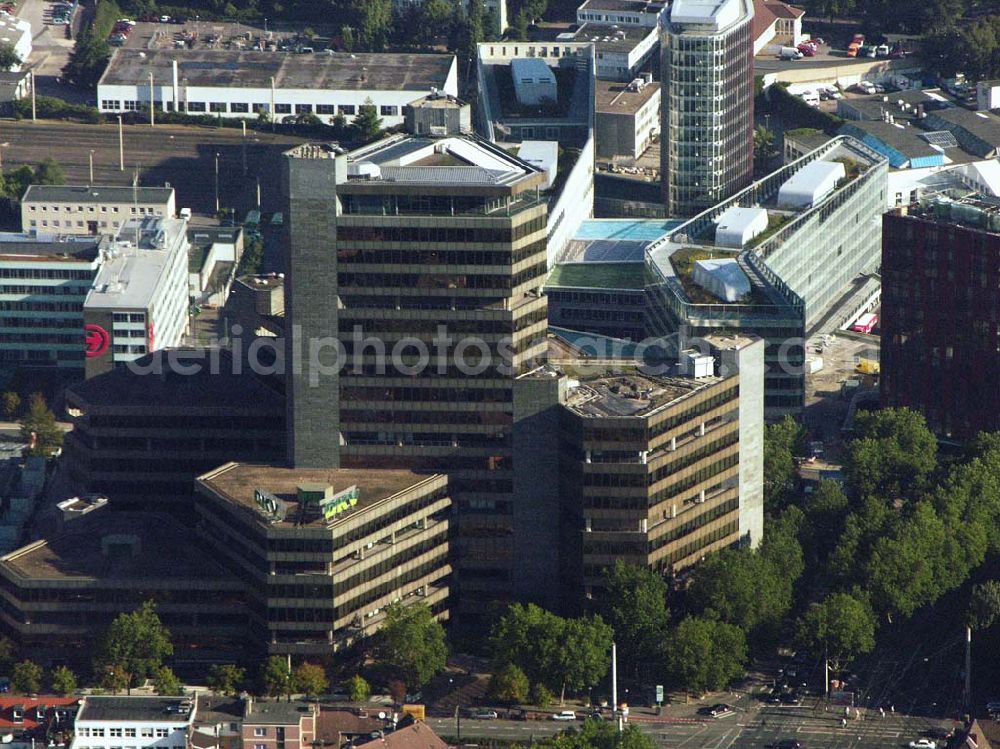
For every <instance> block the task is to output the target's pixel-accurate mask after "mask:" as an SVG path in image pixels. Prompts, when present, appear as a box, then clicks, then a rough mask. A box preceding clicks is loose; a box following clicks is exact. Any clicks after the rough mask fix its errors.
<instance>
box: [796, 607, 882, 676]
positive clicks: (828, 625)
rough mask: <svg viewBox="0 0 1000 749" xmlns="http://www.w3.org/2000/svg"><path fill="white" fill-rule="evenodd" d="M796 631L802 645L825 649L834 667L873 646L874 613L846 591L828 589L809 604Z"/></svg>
mask: <svg viewBox="0 0 1000 749" xmlns="http://www.w3.org/2000/svg"><path fill="white" fill-rule="evenodd" d="M797 631H798V640H799V642H800V643H801V644H802V645H803V647H805V648H807V649H809V650H811V651H813V652H825V653H826V654H827V657H828V658H829V659H830V662H831V665H832V666H833V668H834V669H836V670H840V669H841V668H846V667H847V666H848V665H849V664H850V662H851V661H853V660H854V659H855V658H856V657H858V656H859V655H863V654H865V653H870V652H871V651H872V650H873V649H874V648H875V614H874V613H872V610H871V607H870V606H869V605H868V603H867V602H866V601H865V600H863V599H862V598H861V597H859V596H855V595H851V594H849V593H831V594H830V595H828V596H827V597H826V598H824V599H823V600H822V601H820V602H819V603H814V604H811V605H810V606H809V608H808V609H807V610H806V613H805V614H804V615H803V616H802V618H801V619H799V622H798V627H797Z"/></svg>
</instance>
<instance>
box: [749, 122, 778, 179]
mask: <svg viewBox="0 0 1000 749" xmlns="http://www.w3.org/2000/svg"><path fill="white" fill-rule="evenodd" d="M774 153H775V152H774V131H772V130H768V129H767V128H766V127H764V126H763V125H758V126H757V127H755V128H754V131H753V158H754V161H755V162H756V163H757V166H758V168H761V169H766V168H767V167H768V165H769V164H770V163H771V159H772V158H773V157H774Z"/></svg>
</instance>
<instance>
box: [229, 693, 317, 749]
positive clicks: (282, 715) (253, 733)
mask: <svg viewBox="0 0 1000 749" xmlns="http://www.w3.org/2000/svg"><path fill="white" fill-rule="evenodd" d="M318 713H319V706H318V705H317V704H316V703H314V702H258V701H256V700H254V699H253V698H252V697H247V698H246V699H244V700H243V722H242V725H241V727H240V732H241V737H242V739H243V747H244V749H312V747H313V745H314V742H315V740H316V716H317V714H318Z"/></svg>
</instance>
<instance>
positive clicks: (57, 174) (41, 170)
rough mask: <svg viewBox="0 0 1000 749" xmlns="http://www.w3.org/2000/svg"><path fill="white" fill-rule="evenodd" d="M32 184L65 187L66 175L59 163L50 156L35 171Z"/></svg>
mask: <svg viewBox="0 0 1000 749" xmlns="http://www.w3.org/2000/svg"><path fill="white" fill-rule="evenodd" d="M34 184H36V185H65V184H66V174H65V173H64V172H63V169H62V167H61V166H59V163H58V162H57V161H55V159H53V158H52V157H51V156H48V157H46V158H45V159H44V160H43V161H42V162H41V163H40V164H39V165H38V168H36V169H35V178H34Z"/></svg>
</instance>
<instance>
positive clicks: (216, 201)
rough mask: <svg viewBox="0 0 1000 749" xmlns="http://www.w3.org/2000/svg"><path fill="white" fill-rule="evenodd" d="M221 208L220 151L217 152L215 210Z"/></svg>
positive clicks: (217, 210)
mask: <svg viewBox="0 0 1000 749" xmlns="http://www.w3.org/2000/svg"><path fill="white" fill-rule="evenodd" d="M219 210H220V205H219V152H218V151H216V152H215V212H216V213H218V212H219Z"/></svg>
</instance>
